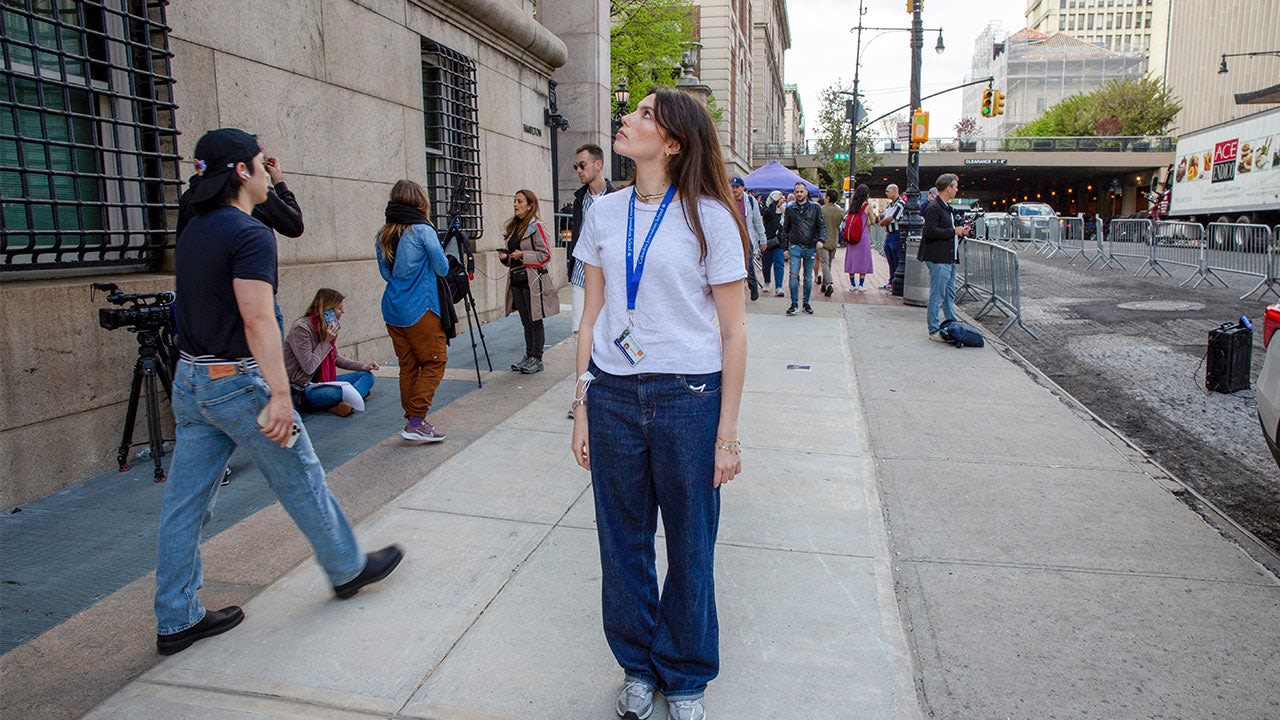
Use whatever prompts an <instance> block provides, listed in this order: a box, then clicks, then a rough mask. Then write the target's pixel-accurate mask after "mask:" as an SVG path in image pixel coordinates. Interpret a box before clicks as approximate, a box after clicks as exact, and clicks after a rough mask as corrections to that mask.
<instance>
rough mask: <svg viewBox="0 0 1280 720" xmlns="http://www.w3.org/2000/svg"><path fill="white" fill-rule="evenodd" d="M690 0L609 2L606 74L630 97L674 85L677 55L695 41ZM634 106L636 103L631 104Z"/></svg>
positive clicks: (619, 0) (678, 58) (678, 68)
mask: <svg viewBox="0 0 1280 720" xmlns="http://www.w3.org/2000/svg"><path fill="white" fill-rule="evenodd" d="M694 16H695V9H694V6H693V2H692V0H610V2H609V20H610V23H611V28H610V32H609V72H610V75H611V76H612V80H613V84H614V86H615V87H616V86H617V84H618V83H619V82H621V81H623V80H626V82H627V87H628V88H629V89H630V90H631V92H632V93H633V94H638V93H643V92H646V91H647V90H649V89H651V88H659V87H671V86H673V85H675V84H676V77H677V76H678V75H679V70H680V55H681V53H683V52H684V50H685V48H686V47H688V43H691V42H693V41H694V40H695V37H694V27H693V21H694ZM631 104H632V106H633V107H634V106H635V100H633V101H632V103H631Z"/></svg>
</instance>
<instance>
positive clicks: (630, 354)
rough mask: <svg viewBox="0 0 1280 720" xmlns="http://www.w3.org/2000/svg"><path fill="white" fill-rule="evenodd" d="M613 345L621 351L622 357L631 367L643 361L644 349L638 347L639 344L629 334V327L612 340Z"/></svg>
mask: <svg viewBox="0 0 1280 720" xmlns="http://www.w3.org/2000/svg"><path fill="white" fill-rule="evenodd" d="M613 344H614V345H615V346H616V347H617V348H618V349H619V350H621V351H622V357H624V358H626V359H627V362H628V363H630V364H631V365H632V367H634V366H636V365H637V364H639V363H640V361H641V360H643V359H644V348H642V347H640V343H639V342H637V341H636V339H635V337H634V336H633V335H632V334H631V328H629V327H628V328H627V329H626V330H623V331H622V334H621V335H619V336H618V337H616V338H614V339H613Z"/></svg>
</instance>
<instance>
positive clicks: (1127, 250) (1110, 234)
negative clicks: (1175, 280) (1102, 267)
mask: <svg viewBox="0 0 1280 720" xmlns="http://www.w3.org/2000/svg"><path fill="white" fill-rule="evenodd" d="M1154 234H1155V233H1154V231H1153V229H1152V227H1151V221H1150V220H1145V219H1137V218H1133V219H1129V218H1126V219H1120V218H1116V219H1113V220H1112V221H1111V224H1110V225H1109V226H1108V227H1107V254H1108V255H1110V256H1111V257H1113V258H1115V257H1131V258H1138V259H1140V260H1142V265H1141V266H1140V267H1139V268H1138V271H1137V272H1135V273H1134V277H1137V276H1139V275H1142V274H1144V273H1143V271H1144V270H1145V269H1146V268H1147V266H1148V265H1150V264H1151V238H1152V236H1153V235H1154ZM1126 269H1127V268H1126ZM1166 274H1167V273H1166Z"/></svg>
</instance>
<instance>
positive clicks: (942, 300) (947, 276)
mask: <svg viewBox="0 0 1280 720" xmlns="http://www.w3.org/2000/svg"><path fill="white" fill-rule="evenodd" d="M925 267H927V268H929V308H928V314H927V315H926V316H925V317H926V320H927V321H928V323H929V334H930V335H933V334H934V333H936V332H938V328H939V327H941V326H942V321H941V320H939V319H938V309H939V308H941V309H942V315H943V317H944V318H946V319H947V320H955V319H956V266H955V263H939V262H928V261H925Z"/></svg>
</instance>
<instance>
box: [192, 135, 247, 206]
mask: <svg viewBox="0 0 1280 720" xmlns="http://www.w3.org/2000/svg"><path fill="white" fill-rule="evenodd" d="M260 152H262V148H261V147H259V145H258V140H257V139H256V138H254V137H253V136H252V135H250V134H249V133H247V132H245V131H243V130H237V129H236V128H218V129H217V130H210V131H209V132H207V133H205V134H204V135H203V136H202V137H201V138H200V141H199V142H197V143H196V153H195V155H196V157H195V161H196V174H195V175H193V176H192V177H191V180H190V181H189V182H188V184H189V185H190V187H191V191H190V192H191V202H193V203H197V204H199V203H202V202H204V201H206V200H209V199H210V198H213V197H214V196H216V195H217V194H218V193H220V192H222V188H224V187H226V185H227V180H228V179H229V178H230V177H231V173H232V172H233V171H234V170H235V167H236V163H238V162H242V163H245V164H249V163H250V162H251V161H252V160H253V156H254V155H257V154H258V153H260Z"/></svg>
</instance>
